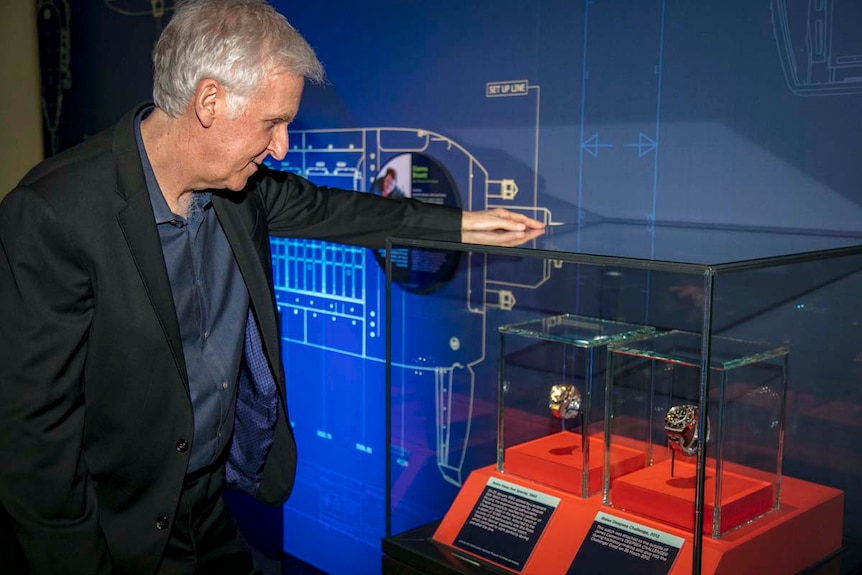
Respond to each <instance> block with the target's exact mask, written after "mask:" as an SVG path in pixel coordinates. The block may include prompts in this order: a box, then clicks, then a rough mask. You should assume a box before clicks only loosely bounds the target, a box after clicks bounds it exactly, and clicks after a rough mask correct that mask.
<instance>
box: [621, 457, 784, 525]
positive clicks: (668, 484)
mask: <svg viewBox="0 0 862 575" xmlns="http://www.w3.org/2000/svg"><path fill="white" fill-rule="evenodd" d="M670 472H671V463H670V461H663V462H661V463H657V464H656V465H653V466H652V467H645V468H643V469H640V470H638V471H635V472H634V473H630V474H628V475H626V476H624V477H620V478H619V479H617V480H616V481H614V483H613V492H612V501H613V505H614V507H615V508H618V509H625V510H626V511H631V512H633V513H636V514H638V515H645V516H647V517H652V518H654V519H658V520H659V521H663V522H665V523H670V524H671V525H676V526H678V527H682V528H683V529H687V530H689V531H692V530H694V492H695V473H696V468H695V466H694V465H692V464H691V463H688V462H684V461H680V460H679V459H677V461H676V464H675V466H674V475H673V477H671V474H670ZM774 501H775V486H774V485H773V484H771V483H769V482H766V481H761V480H759V479H754V478H751V477H747V476H745V475H741V474H738V473H732V472H729V471H725V472H724V473H723V474H722V482H721V506H720V507H721V519H720V523H719V525H720V529H719V533H724V532H726V531H728V530H730V529H733V528H734V527H736V526H738V525H742V524H743V523H746V522H747V521H750V520H752V519H754V518H756V517H759V516H761V515H763V514H764V513H768V512H769V511H772V509H773V505H774ZM715 507H716V501H715V473H714V471H713V470H711V469H707V473H706V481H705V490H704V502H703V530H704V533H706V534H707V535H712V527H713V523H712V518H713V511H714V509H715Z"/></svg>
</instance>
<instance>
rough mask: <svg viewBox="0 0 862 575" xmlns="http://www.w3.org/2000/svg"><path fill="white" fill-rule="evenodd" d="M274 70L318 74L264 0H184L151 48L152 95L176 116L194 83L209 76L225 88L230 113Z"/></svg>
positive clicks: (313, 77)
mask: <svg viewBox="0 0 862 575" xmlns="http://www.w3.org/2000/svg"><path fill="white" fill-rule="evenodd" d="M276 70H284V71H285V72H287V73H288V74H295V75H297V76H302V77H304V78H307V79H308V80H309V81H311V82H315V83H321V82H323V79H324V72H323V66H322V65H321V63H320V61H318V59H317V56H316V55H315V54H314V50H312V48H311V46H309V45H308V42H306V41H305V39H304V38H303V37H302V36H301V35H300V34H299V32H297V31H296V30H295V29H294V28H293V26H291V25H290V24H289V23H288V22H287V20H286V19H285V18H284V16H282V15H281V14H279V13H278V12H276V11H275V9H274V8H273V7H272V6H270V5H269V4H267V3H266V2H265V1H264V0H185V1H183V2H181V3H178V4H177V6H176V10H175V12H174V16H173V18H171V21H170V22H169V23H168V25H167V26H166V27H165V29H164V31H163V32H162V35H161V36H160V37H159V40H158V42H156V46H155V49H154V50H153V100H154V101H155V103H156V106H158V107H159V108H161V109H162V110H163V111H164V112H165V113H166V114H168V115H169V116H171V117H174V118H176V117H178V116H180V115H182V113H183V112H184V111H185V110H186V107H187V106H188V105H189V102H191V100H192V98H193V97H194V94H195V90H196V89H197V85H198V83H199V82H200V81H201V80H203V79H204V78H212V79H214V80H216V81H218V82H219V83H221V84H223V85H224V86H225V87H226V88H227V89H228V111H229V113H230V114H231V115H232V116H236V115H239V113H240V112H241V111H242V109H243V108H244V107H245V104H246V102H247V100H248V98H249V97H250V96H251V95H252V94H253V93H254V91H255V90H256V89H257V87H258V85H259V84H260V83H261V81H262V80H263V79H264V78H265V77H266V76H267V75H268V74H269V73H271V72H274V71H276Z"/></svg>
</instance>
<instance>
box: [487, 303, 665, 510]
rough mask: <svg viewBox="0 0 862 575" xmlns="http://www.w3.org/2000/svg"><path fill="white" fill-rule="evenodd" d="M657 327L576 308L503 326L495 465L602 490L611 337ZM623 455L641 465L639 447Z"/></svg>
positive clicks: (584, 492) (574, 487)
mask: <svg viewBox="0 0 862 575" xmlns="http://www.w3.org/2000/svg"><path fill="white" fill-rule="evenodd" d="M653 332H654V329H653V328H650V327H646V326H639V325H633V324H626V323H620V322H613V321H608V320H603V319H594V318H589V317H581V316H576V315H571V314H565V315H558V316H553V317H547V318H543V319H540V320H533V321H528V322H523V323H516V324H509V325H504V326H500V328H499V333H500V392H499V398H500V400H499V413H498V416H497V421H498V430H497V469H498V470H499V471H500V472H504V473H509V474H512V475H518V476H521V477H525V478H527V479H530V480H533V481H537V482H540V483H543V484H546V485H549V486H552V487H556V488H558V489H563V490H565V491H568V492H570V493H573V494H576V495H578V496H580V497H589V496H590V495H592V494H595V493H599V492H600V491H601V489H602V472H603V471H602V470H603V457H604V453H605V449H604V432H605V426H604V417H605V406H604V402H605V370H606V367H607V354H608V344H610V343H611V342H617V343H622V342H625V341H630V340H634V339H636V338H639V337H646V336H648V335H650V334H652V333H653ZM621 453H622V452H621ZM622 456H623V459H625V458H628V459H631V461H632V462H633V463H635V464H637V465H638V466H642V465H643V464H642V459H643V458H642V457H641V454H640V452H637V451H633V452H631V453H628V452H625V453H622ZM620 464H621V465H622V468H621V470H622V471H625V470H627V469H628V468H627V467H626V466H625V461H621V462H620Z"/></svg>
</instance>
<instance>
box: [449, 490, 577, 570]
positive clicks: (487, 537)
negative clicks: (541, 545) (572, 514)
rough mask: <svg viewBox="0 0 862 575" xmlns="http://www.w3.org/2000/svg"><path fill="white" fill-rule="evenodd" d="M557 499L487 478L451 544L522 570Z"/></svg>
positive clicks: (557, 502) (557, 501) (558, 500)
mask: <svg viewBox="0 0 862 575" xmlns="http://www.w3.org/2000/svg"><path fill="white" fill-rule="evenodd" d="M559 504H560V499H559V498H558V497H554V496H551V495H547V494H545V493H542V492H540V491H536V490H534V489H528V488H526V487H522V486H520V485H515V484H513V483H509V482H506V481H502V480H500V479H496V478H493V477H492V478H490V479H489V480H488V482H487V484H486V485H485V489H484V490H483V491H482V495H481V496H480V497H479V500H478V501H477V502H476V505H475V506H474V507H473V511H472V512H471V513H470V516H469V517H468V518H467V521H466V523H464V526H463V527H461V531H459V532H458V536H457V537H456V538H455V541H454V542H453V545H454V546H455V547H459V548H461V549H463V550H465V551H469V552H471V553H473V554H474V555H478V556H479V557H483V558H485V559H488V560H489V561H493V562H494V563H498V564H500V565H504V566H506V567H508V568H509V569H513V570H515V571H521V570H522V569H523V568H524V565H525V564H526V563H527V560H528V559H529V558H530V555H531V554H532V553H533V549H535V547H536V543H537V542H538V541H539V538H540V537H541V535H542V532H543V531H544V530H545V527H546V526H547V524H548V521H550V519H551V515H552V514H553V513H554V510H555V509H556V508H557V506H558V505H559Z"/></svg>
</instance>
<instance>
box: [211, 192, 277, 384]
mask: <svg viewBox="0 0 862 575" xmlns="http://www.w3.org/2000/svg"><path fill="white" fill-rule="evenodd" d="M248 193H252V192H248ZM213 207H214V209H215V211H216V215H217V216H218V218H219V222H220V223H221V225H222V229H224V233H225V236H227V240H228V242H229V243H230V245H231V248H232V249H233V253H234V257H236V262H237V265H238V266H239V270H240V273H242V277H243V279H244V280H245V285H246V288H247V289H248V295H249V299H250V300H251V305H252V307H253V309H254V312H255V316H256V318H257V322H258V326H259V327H260V332H261V339H262V341H263V345H264V350H265V351H266V356H267V358H268V359H269V363H270V369H272V371H273V373H274V374H277V373H279V371H278V370H277V369H274V367H275V365H277V363H276V362H277V361H280V360H279V358H278V340H277V334H278V322H277V318H276V316H275V309H274V307H273V305H272V292H271V291H270V282H269V277H268V275H267V274H266V271H265V270H264V268H263V265H264V264H263V262H262V260H261V256H260V255H259V253H258V250H257V246H256V245H255V243H254V240H253V239H252V230H251V229H250V227H251V226H250V225H249V224H248V223H246V222H245V221H243V219H242V216H241V209H240V208H238V207H237V206H236V205H235V204H233V203H232V202H231V200H228V199H226V198H224V197H221V196H219V195H215V194H214V195H213ZM265 241H269V238H268V237H267V239H266V240H265Z"/></svg>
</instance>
